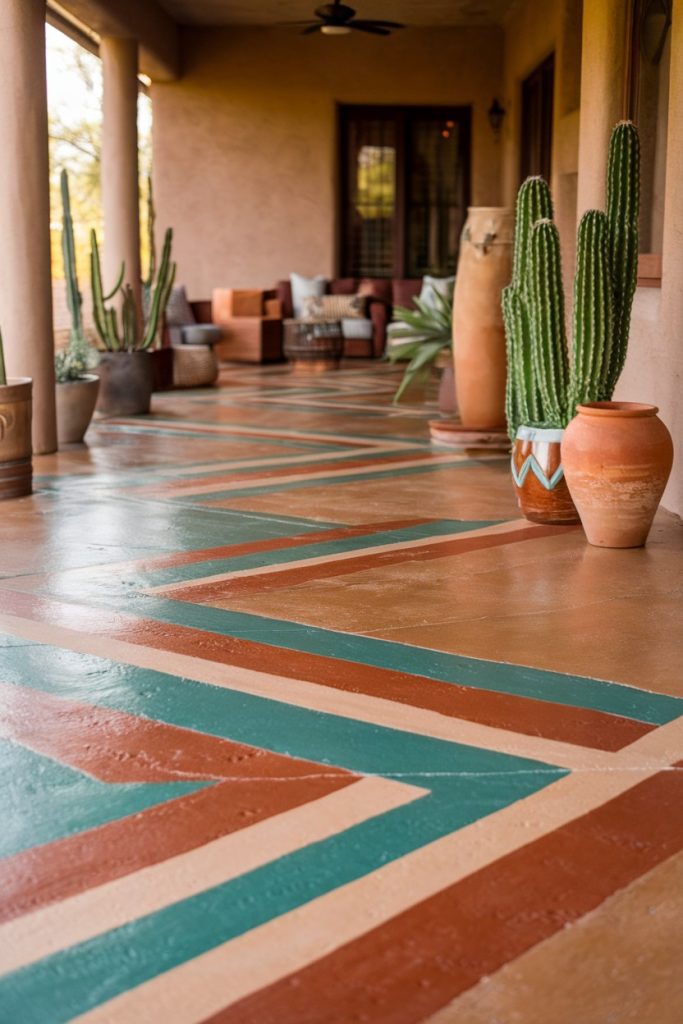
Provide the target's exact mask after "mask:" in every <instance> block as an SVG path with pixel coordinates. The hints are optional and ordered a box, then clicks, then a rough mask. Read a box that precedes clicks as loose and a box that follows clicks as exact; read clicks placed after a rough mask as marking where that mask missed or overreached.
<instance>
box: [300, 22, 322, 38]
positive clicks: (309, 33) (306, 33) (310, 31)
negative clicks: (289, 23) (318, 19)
mask: <svg viewBox="0 0 683 1024" xmlns="http://www.w3.org/2000/svg"><path fill="white" fill-rule="evenodd" d="M321 28H322V25H321V24H319V23H318V24H317V25H309V26H308V28H305V29H304V30H303V32H302V33H301V35H302V36H312V35H313V33H314V32H319V31H320V29H321Z"/></svg>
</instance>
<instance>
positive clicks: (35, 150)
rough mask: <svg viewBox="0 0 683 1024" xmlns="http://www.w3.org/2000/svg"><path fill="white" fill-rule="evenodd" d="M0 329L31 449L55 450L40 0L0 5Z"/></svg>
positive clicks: (13, 0)
mask: <svg viewBox="0 0 683 1024" xmlns="http://www.w3.org/2000/svg"><path fill="white" fill-rule="evenodd" d="M0 140H2V141H1V142H0V239H1V240H2V256H1V257H0V327H1V328H2V335H3V340H4V347H5V355H6V358H7V371H8V374H9V375H10V376H11V377H32V378H33V449H34V451H35V452H36V453H46V452H53V451H55V449H56V448H57V428H56V424H55V375H54V337H53V330H52V282H51V272H50V184H49V158H48V142H47V87H46V73H45V2H44V0H2V4H0Z"/></svg>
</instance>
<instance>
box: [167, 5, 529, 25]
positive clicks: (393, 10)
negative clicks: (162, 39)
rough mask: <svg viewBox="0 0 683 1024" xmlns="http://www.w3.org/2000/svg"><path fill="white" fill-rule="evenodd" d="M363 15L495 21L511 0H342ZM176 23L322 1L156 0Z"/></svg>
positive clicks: (307, 9)
mask: <svg viewBox="0 0 683 1024" xmlns="http://www.w3.org/2000/svg"><path fill="white" fill-rule="evenodd" d="M346 2H348V3H350V4H351V6H355V7H356V8H357V10H358V11H359V13H360V15H361V16H362V17H363V18H390V19H392V20H397V21H402V22H405V23H406V24H407V25H415V26H429V25H443V26H446V25H472V24H473V25H481V24H490V23H500V22H501V21H502V20H503V19H504V17H505V15H506V14H507V12H508V10H509V9H510V8H511V7H512V6H513V4H514V3H515V0H346ZM159 3H160V6H161V7H163V8H164V10H166V11H167V12H168V13H169V14H170V15H171V16H172V17H173V18H174V19H175V20H176V21H177V22H178V23H179V24H181V25H275V24H279V23H282V22H287V21H302V20H304V19H307V18H311V17H312V15H313V10H314V8H316V7H318V6H320V4H321V3H323V0H259V3H254V0H159Z"/></svg>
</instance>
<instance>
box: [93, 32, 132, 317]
mask: <svg viewBox="0 0 683 1024" xmlns="http://www.w3.org/2000/svg"><path fill="white" fill-rule="evenodd" d="M100 56H101V58H102V74H103V85H104V95H103V115H102V171H101V174H102V206H103V210H104V260H103V274H104V286H105V288H106V289H107V290H109V289H110V288H112V287H113V285H114V284H115V282H116V279H117V277H118V274H119V270H120V267H121V263H125V265H126V275H125V282H126V284H130V285H131V286H132V288H133V291H134V292H135V296H136V299H137V302H138V309H141V306H140V206H139V202H140V201H139V186H138V44H137V42H136V40H134V39H119V38H111V37H105V38H103V39H102V41H101V43H100Z"/></svg>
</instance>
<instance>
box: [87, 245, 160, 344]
mask: <svg viewBox="0 0 683 1024" xmlns="http://www.w3.org/2000/svg"><path fill="white" fill-rule="evenodd" d="M90 242H91V250H90V271H91V277H92V294H93V311H94V317H95V326H96V328H97V333H98V334H99V336H100V338H101V339H102V343H103V344H104V347H105V348H106V349H108V350H109V351H110V352H135V351H141V350H142V351H144V350H146V349H149V348H150V346H151V345H152V343H153V341H154V339H155V337H156V334H157V330H158V328H159V324H160V323H161V317H162V315H163V312H164V310H165V309H166V305H167V303H168V297H169V295H170V292H171V288H172V287H173V280H174V278H175V272H176V265H175V263H172V262H171V245H172V242H173V231H172V229H171V228H168V230H167V231H166V235H165V236H164V247H163V250H162V254H161V263H160V265H159V273H158V275H157V279H156V283H155V285H154V288H153V290H152V294H151V301H150V308H149V312H148V314H147V317H146V319H145V323H144V327H143V330H142V331H140V328H139V317H138V311H137V305H136V301H135V295H134V292H133V289H132V287H131V286H130V284H127V285H125V286H124V284H123V279H124V277H125V266H123V265H122V266H121V272H120V274H119V278H118V280H117V282H116V284H115V286H114V288H113V289H112V290H111V291H110V292H109V293H107V294H105V291H104V286H103V284H102V267H101V263H100V253H99V247H98V244H97V234H96V232H95V231H91V233H90ZM119 293H120V294H121V298H120V306H121V331H119V323H118V314H117V310H116V309H115V308H113V307H110V306H107V303H108V302H110V301H111V299H113V298H115V297H116V296H117V295H119Z"/></svg>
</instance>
